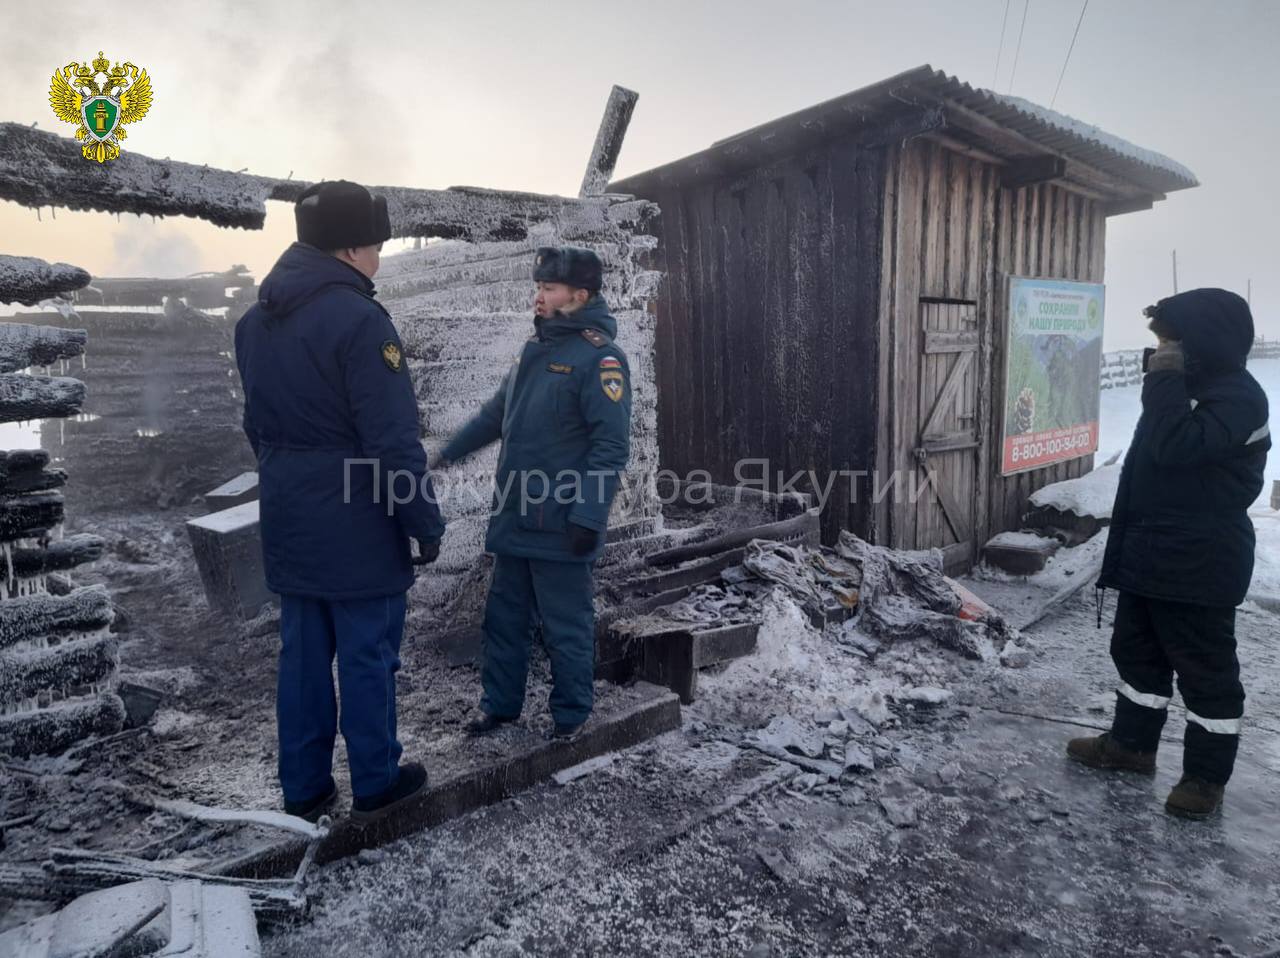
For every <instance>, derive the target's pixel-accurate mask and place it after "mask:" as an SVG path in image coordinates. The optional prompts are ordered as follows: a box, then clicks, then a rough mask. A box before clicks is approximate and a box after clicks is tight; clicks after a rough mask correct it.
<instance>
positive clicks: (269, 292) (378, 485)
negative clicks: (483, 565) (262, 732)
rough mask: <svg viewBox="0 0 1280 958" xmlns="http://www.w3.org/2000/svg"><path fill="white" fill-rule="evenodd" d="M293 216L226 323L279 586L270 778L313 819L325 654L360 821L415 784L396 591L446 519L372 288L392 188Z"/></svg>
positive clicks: (432, 551)
mask: <svg viewBox="0 0 1280 958" xmlns="http://www.w3.org/2000/svg"><path fill="white" fill-rule="evenodd" d="M295 215H296V219H297V228H298V242H296V243H294V244H293V245H292V246H290V247H289V248H288V249H287V250H285V252H284V253H283V255H281V257H280V259H279V260H278V261H277V262H276V264H275V266H274V267H272V269H271V272H270V273H269V274H268V275H267V277H266V279H264V280H263V282H262V286H261V287H260V289H259V292H258V302H257V303H256V304H255V305H254V306H253V307H251V308H250V309H249V310H248V311H247V312H246V313H245V315H244V317H243V318H242V319H241V320H240V322H239V323H237V324H236V363H237V365H238V366H239V368H240V378H241V381H242V382H243V384H244V402H245V407H244V430H245V434H246V435H247V436H248V437H249V442H250V444H251V445H252V446H253V450H254V453H255V454H256V455H257V457H258V481H259V488H260V510H261V530H262V552H263V559H264V564H265V566H266V576H267V585H268V587H269V588H270V589H271V590H272V591H273V592H277V593H279V595H280V637H281V649H280V665H279V674H278V686H277V697H276V718H277V726H278V732H279V740H280V756H279V771H280V784H281V786H282V788H283V791H284V798H285V810H286V811H287V812H289V813H291V814H294V815H299V816H302V817H304V818H309V819H312V820H315V819H316V818H318V817H319V816H320V814H321V813H322V812H323V811H324V810H325V809H326V808H328V807H329V805H330V804H332V802H333V800H334V798H335V797H336V795H337V790H336V786H335V783H334V780H333V776H332V768H333V744H334V735H335V732H336V730H337V727H338V709H337V704H336V702H335V699H334V689H333V678H332V664H333V659H334V655H335V653H336V655H337V659H338V682H339V686H340V688H341V693H342V712H341V715H342V718H341V728H342V735H343V738H344V739H345V740H346V743H347V757H348V760H349V764H350V768H351V794H352V818H353V819H355V820H357V821H368V820H371V819H376V818H379V817H382V816H384V815H386V814H388V813H389V812H390V811H392V810H393V809H395V808H396V807H398V806H399V805H401V804H402V803H404V802H407V801H408V800H410V799H411V798H413V797H414V796H415V795H417V794H418V793H420V792H421V791H422V790H423V789H424V788H425V785H426V779H427V774H426V771H425V770H424V769H423V767H422V766H421V765H419V764H417V763H414V762H410V763H406V764H404V765H400V764H399V760H400V755H401V747H400V743H399V742H398V741H397V740H396V699H395V673H396V670H397V669H398V668H399V667H400V659H399V652H400V639H401V634H402V632H403V627H404V618H405V592H406V591H407V590H408V588H409V586H410V584H411V583H412V582H413V577H414V566H415V565H420V564H425V563H429V562H432V561H434V560H435V558H436V557H437V556H438V555H439V553H440V538H441V536H442V535H443V533H444V522H443V521H442V520H441V518H440V511H439V508H438V506H437V504H436V501H435V496H434V492H433V490H432V488H431V480H430V477H429V475H428V472H427V461H426V455H425V452H424V451H423V448H422V443H421V441H420V440H419V435H420V428H419V423H418V405H417V401H416V399H415V398H414V391H413V384H412V382H411V381H410V378H409V370H408V368H407V367H406V364H405V360H404V351H403V349H402V348H401V344H400V337H399V335H398V334H397V333H396V330H395V327H394V326H393V325H392V324H391V318H390V317H389V316H388V315H387V311H386V310H385V309H383V308H382V306H381V304H379V303H378V301H377V300H376V299H374V298H373V296H374V287H373V283H372V279H373V276H374V274H375V273H376V272H377V270H378V263H379V251H380V249H381V247H382V243H383V241H384V240H387V239H389V238H390V236H391V224H390V221H389V219H388V217H387V205H386V200H385V199H384V198H383V197H376V198H375V197H373V196H370V194H369V191H368V190H366V189H365V188H364V187H363V186H360V185H358V184H356V183H349V182H346V181H343V180H339V181H334V182H325V183H319V184H316V185H314V186H312V187H310V188H309V189H308V190H307V191H306V192H305V193H303V195H302V197H301V198H300V199H299V200H298V203H297V206H296V208H295ZM411 539H412V540H416V542H417V546H418V552H417V555H416V556H414V555H412V552H411V547H410V540H411Z"/></svg>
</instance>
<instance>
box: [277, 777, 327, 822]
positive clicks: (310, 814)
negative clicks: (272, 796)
mask: <svg viewBox="0 0 1280 958" xmlns="http://www.w3.org/2000/svg"><path fill="white" fill-rule="evenodd" d="M337 797H338V786H337V785H336V784H335V783H334V781H333V779H329V790H328V791H327V792H321V793H320V794H319V795H317V796H316V797H315V798H309V799H307V800H306V801H302V802H290V801H285V803H284V813H285V814H286V815H294V816H296V817H298V818H301V819H303V820H304V821H308V822H310V823H311V824H312V825H314V824H315V823H316V822H318V821H320V816H321V815H323V814H324V813H325V812H326V811H328V810H329V809H330V808H331V807H332V806H333V803H334V801H335V800H336V799H337Z"/></svg>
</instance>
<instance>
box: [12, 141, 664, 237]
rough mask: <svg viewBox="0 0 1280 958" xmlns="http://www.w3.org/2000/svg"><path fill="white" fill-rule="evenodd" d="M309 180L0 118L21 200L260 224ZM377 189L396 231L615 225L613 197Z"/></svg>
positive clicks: (523, 231) (474, 232)
mask: <svg viewBox="0 0 1280 958" xmlns="http://www.w3.org/2000/svg"><path fill="white" fill-rule="evenodd" d="M310 185H311V184H310V183H308V182H306V181H302V180H281V179H276V178H273V177H268V176H253V175H251V174H248V173H232V172H230V171H228V170H219V169H215V168H213V167H209V166H198V165H196V164H193V163H180V162H177V161H175V160H157V159H154V158H152V157H149V156H144V155H143V154H141V153H132V152H127V153H124V154H122V155H121V156H120V158H119V159H117V160H114V161H112V162H111V163H104V164H97V163H85V162H84V158H83V157H82V156H81V155H80V145H79V144H78V143H77V142H76V141H75V140H73V139H71V138H69V137H61V136H56V135H55V134H53V133H49V132H47V131H44V130H35V129H32V128H31V127H28V126H23V125H20V124H17V123H0V199H6V200H13V201H14V202H16V203H20V204H22V205H23V206H29V207H34V208H39V207H41V206H62V207H66V208H68V209H75V210H99V211H102V212H108V213H137V214H139V215H141V214H144V213H150V214H151V215H153V216H193V217H196V218H198V219H203V220H207V221H208V222H210V223H214V224H216V225H218V226H234V227H240V228H243V229H261V228H262V224H263V222H264V221H265V220H266V215H267V210H266V201H267V200H281V201H284V202H289V203H292V202H295V201H296V200H297V199H298V197H299V196H301V195H302V192H303V191H304V190H305V189H306V188H307V187H308V186H310ZM370 189H371V190H372V191H373V192H374V193H380V194H382V195H384V196H385V197H386V198H387V210H388V212H389V214H390V216H391V228H392V235H393V236H398V237H405V236H436V237H441V238H444V239H463V240H471V241H481V240H520V239H524V238H525V237H527V236H528V234H529V228H530V227H531V226H532V225H534V224H537V223H544V222H548V221H558V222H561V223H565V222H566V221H568V222H569V223H571V224H572V225H573V227H574V228H575V230H576V231H578V232H590V231H592V230H595V229H599V230H601V231H603V230H605V229H606V228H607V227H608V226H609V225H610V218H609V215H608V213H607V209H608V206H609V203H608V202H607V201H605V200H602V199H596V198H588V199H577V198H568V197H561V196H544V195H542V194H538V193H513V192H505V191H501V190H484V189H477V188H475V187H452V188H450V189H447V190H418V189H409V188H405V187H399V186H373V187H370ZM642 212H643V211H641V210H637V216H638V215H640V214H641V213H642Z"/></svg>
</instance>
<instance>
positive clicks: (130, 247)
mask: <svg viewBox="0 0 1280 958" xmlns="http://www.w3.org/2000/svg"><path fill="white" fill-rule="evenodd" d="M111 244H112V254H113V255H112V258H111V261H110V263H109V264H108V266H107V267H106V268H104V269H103V270H102V271H101V273H102V275H104V276H153V277H159V278H167V277H172V276H187V275H189V274H191V273H196V272H199V271H200V270H201V269H202V266H201V262H202V256H201V253H200V247H199V246H197V245H196V243H195V241H194V240H192V239H191V237H189V236H187V235H186V234H185V233H182V232H181V231H179V230H177V229H175V228H173V227H168V228H166V227H164V226H159V225H157V224H155V223H152V222H151V221H150V220H149V219H147V220H144V219H142V218H141V217H134V218H131V219H129V220H121V222H120V225H119V226H118V227H117V228H116V229H115V230H114V231H113V235H112V237H111Z"/></svg>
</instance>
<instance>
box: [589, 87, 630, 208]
mask: <svg viewBox="0 0 1280 958" xmlns="http://www.w3.org/2000/svg"><path fill="white" fill-rule="evenodd" d="M639 99H640V94H639V93H637V92H636V91H635V90H628V89H627V88H626V87H620V86H615V87H614V88H613V89H612V90H611V91H610V92H609V102H608V103H607V104H605V108H604V118H603V119H602V120H601V121H600V129H599V131H598V132H597V133H596V142H595V145H594V146H593V147H592V148H591V158H590V159H589V160H588V161H587V172H586V173H585V174H584V175H583V177H582V188H581V189H580V190H579V191H578V195H579V196H600V195H601V194H602V193H604V191H605V189H606V188H607V187H608V186H609V181H610V180H611V179H613V168H614V166H616V165H617V163H618V154H619V153H620V152H622V140H623V138H624V137H625V136H626V135H627V127H628V126H630V125H631V114H632V113H634V112H635V109H636V101H637V100H639Z"/></svg>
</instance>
